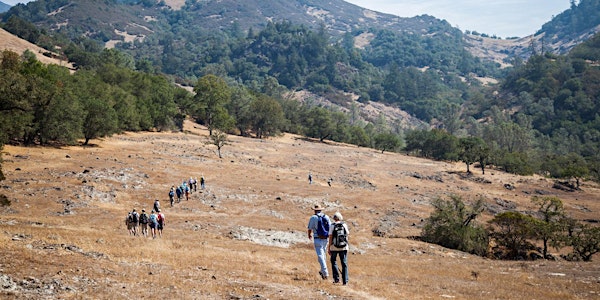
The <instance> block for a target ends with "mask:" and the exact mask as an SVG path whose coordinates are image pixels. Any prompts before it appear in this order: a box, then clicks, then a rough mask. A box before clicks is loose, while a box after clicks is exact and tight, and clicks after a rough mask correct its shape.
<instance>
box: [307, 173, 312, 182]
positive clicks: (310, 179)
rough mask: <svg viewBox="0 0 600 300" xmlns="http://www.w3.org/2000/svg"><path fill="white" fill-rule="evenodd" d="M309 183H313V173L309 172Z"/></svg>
mask: <svg viewBox="0 0 600 300" xmlns="http://www.w3.org/2000/svg"><path fill="white" fill-rule="evenodd" d="M308 184H312V174H311V173H308Z"/></svg>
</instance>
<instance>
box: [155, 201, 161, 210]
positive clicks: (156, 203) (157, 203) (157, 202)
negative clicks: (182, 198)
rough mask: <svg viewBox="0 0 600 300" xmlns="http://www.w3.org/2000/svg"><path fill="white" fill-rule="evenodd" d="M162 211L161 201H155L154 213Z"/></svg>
mask: <svg viewBox="0 0 600 300" xmlns="http://www.w3.org/2000/svg"><path fill="white" fill-rule="evenodd" d="M159 210H160V201H158V199H156V200H154V211H159Z"/></svg>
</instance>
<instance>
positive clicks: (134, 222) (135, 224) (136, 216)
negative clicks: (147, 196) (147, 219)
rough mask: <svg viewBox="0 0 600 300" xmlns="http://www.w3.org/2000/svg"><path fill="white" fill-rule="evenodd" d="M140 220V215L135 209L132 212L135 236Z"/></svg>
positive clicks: (132, 226)
mask: <svg viewBox="0 0 600 300" xmlns="http://www.w3.org/2000/svg"><path fill="white" fill-rule="evenodd" d="M139 220H140V215H138V213H137V212H136V211H135V208H134V209H133V211H132V212H131V232H133V235H137V230H138V222H139Z"/></svg>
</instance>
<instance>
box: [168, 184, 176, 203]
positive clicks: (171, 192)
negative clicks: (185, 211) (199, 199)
mask: <svg viewBox="0 0 600 300" xmlns="http://www.w3.org/2000/svg"><path fill="white" fill-rule="evenodd" d="M174 201H175V187H174V186H172V187H171V189H170V190H169V202H171V207H173V202H174Z"/></svg>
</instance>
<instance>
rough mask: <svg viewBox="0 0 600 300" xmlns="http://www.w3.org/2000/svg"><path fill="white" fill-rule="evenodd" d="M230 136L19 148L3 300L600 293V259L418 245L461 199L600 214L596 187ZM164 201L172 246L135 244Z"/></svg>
mask: <svg viewBox="0 0 600 300" xmlns="http://www.w3.org/2000/svg"><path fill="white" fill-rule="evenodd" d="M229 140H230V143H229V144H228V145H225V146H224V147H223V149H222V154H223V158H222V159H219V157H218V155H217V154H216V147H215V146H214V145H211V144H210V143H208V141H209V139H208V131H207V130H206V129H205V128H204V127H201V126H199V125H196V124H194V123H191V122H186V123H185V130H184V132H176V133H172V132H154V133H124V134H120V135H115V136H112V137H110V138H105V139H102V140H93V141H91V142H92V143H93V145H92V146H88V147H82V146H72V147H62V148H44V147H17V146H6V147H5V148H4V153H3V159H4V163H3V170H4V173H5V175H6V180H5V181H2V182H0V193H2V194H5V195H6V196H8V198H9V199H10V200H11V205H10V206H8V207H4V208H0V253H1V255H0V298H2V299H134V298H142V299H161V298H164V299H600V263H598V261H600V256H598V255H596V256H595V257H594V261H592V262H588V263H584V262H568V261H565V260H563V259H558V260H556V261H548V260H536V261H499V260H493V259H487V258H482V257H478V256H474V255H470V254H466V253H463V252H459V251H455V250H450V249H445V248H443V247H440V246H437V245H432V244H427V243H423V242H420V241H418V240H416V239H415V238H414V237H415V236H418V235H420V232H421V227H422V225H423V221H424V219H426V218H427V217H428V216H429V214H430V213H431V211H432V207H431V205H430V202H431V200H432V199H435V198H436V197H444V198H446V197H447V196H448V195H451V194H457V195H460V196H462V198H463V200H465V201H466V202H472V201H475V200H476V199H478V198H479V197H484V199H485V200H486V203H487V206H486V211H485V212H484V215H483V216H482V218H480V219H477V221H478V222H485V221H486V220H488V219H490V218H491V217H492V216H493V213H494V212H496V213H497V212H502V211H504V210H507V209H513V208H516V210H518V211H522V212H523V211H530V210H535V207H534V206H533V204H532V203H531V197H532V196H534V195H552V196H557V197H559V198H560V199H561V200H562V201H563V203H564V204H565V208H566V210H567V212H568V213H569V214H570V215H571V216H573V217H575V218H576V219H578V220H596V221H598V220H599V219H600V214H599V212H600V187H599V186H598V185H597V184H595V183H591V182H583V184H582V190H581V191H577V192H566V191H561V190H558V189H554V188H552V185H553V181H552V180H550V179H546V178H542V177H538V176H530V177H523V176H516V175H511V174H506V173H503V172H500V171H497V170H493V169H489V170H486V174H485V175H482V174H481V170H480V169H476V168H474V167H472V168H471V170H472V171H473V172H474V175H473V176H465V171H466V167H465V165H464V164H462V163H448V162H437V161H430V160H425V159H420V158H415V157H411V156H407V155H404V154H399V153H387V152H386V153H383V154H382V153H381V152H380V151H376V150H373V149H369V148H360V147H356V146H348V145H343V144H336V143H332V142H327V143H319V142H318V141H312V140H307V139H304V138H302V137H299V136H295V135H289V134H286V135H283V136H281V137H276V138H270V139H266V140H258V139H252V138H244V137H238V136H229ZM309 173H312V176H313V180H314V182H313V184H311V185H309V184H308V179H307V177H308V174H309ZM201 176H204V177H205V178H206V189H204V190H200V189H199V190H198V191H197V192H193V193H192V194H191V195H190V199H189V200H187V201H186V200H183V201H182V202H181V203H175V204H174V206H173V207H170V205H169V201H168V190H169V188H170V187H171V186H172V185H179V184H181V183H182V181H183V180H187V179H189V178H190V177H195V178H198V179H200V177H201ZM330 178H331V179H333V181H332V184H331V186H329V185H328V184H327V180H328V179H330ZM505 186H510V187H511V189H507V188H506V187H505ZM512 188H514V189H512ZM155 199H159V200H160V202H161V207H162V210H163V212H164V213H165V216H166V221H167V222H166V225H165V230H164V234H163V237H161V238H156V239H152V238H145V237H140V236H131V235H129V234H128V232H127V229H126V226H125V216H126V214H127V212H128V211H131V210H132V209H133V208H136V210H137V211H138V212H139V211H141V209H145V210H146V212H149V211H150V210H151V209H152V204H153V202H154V200H155ZM314 204H321V205H322V206H324V207H325V213H327V214H328V215H330V216H331V215H333V214H334V213H335V212H336V211H340V212H341V213H342V214H343V215H344V218H345V221H346V222H347V223H348V226H349V228H350V243H351V250H350V254H349V259H348V261H349V277H350V281H349V285H348V286H340V285H333V284H332V282H331V279H330V280H322V279H321V278H320V277H319V275H318V270H319V265H318V262H317V258H316V255H315V252H314V249H313V246H312V241H310V240H308V238H307V234H306V226H307V222H308V218H309V217H310V215H311V214H312V213H313V211H312V210H311V207H312V206H313V205H314ZM375 233H376V234H375ZM551 251H554V249H551ZM553 254H556V253H554V252H553ZM555 256H558V255H555Z"/></svg>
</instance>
